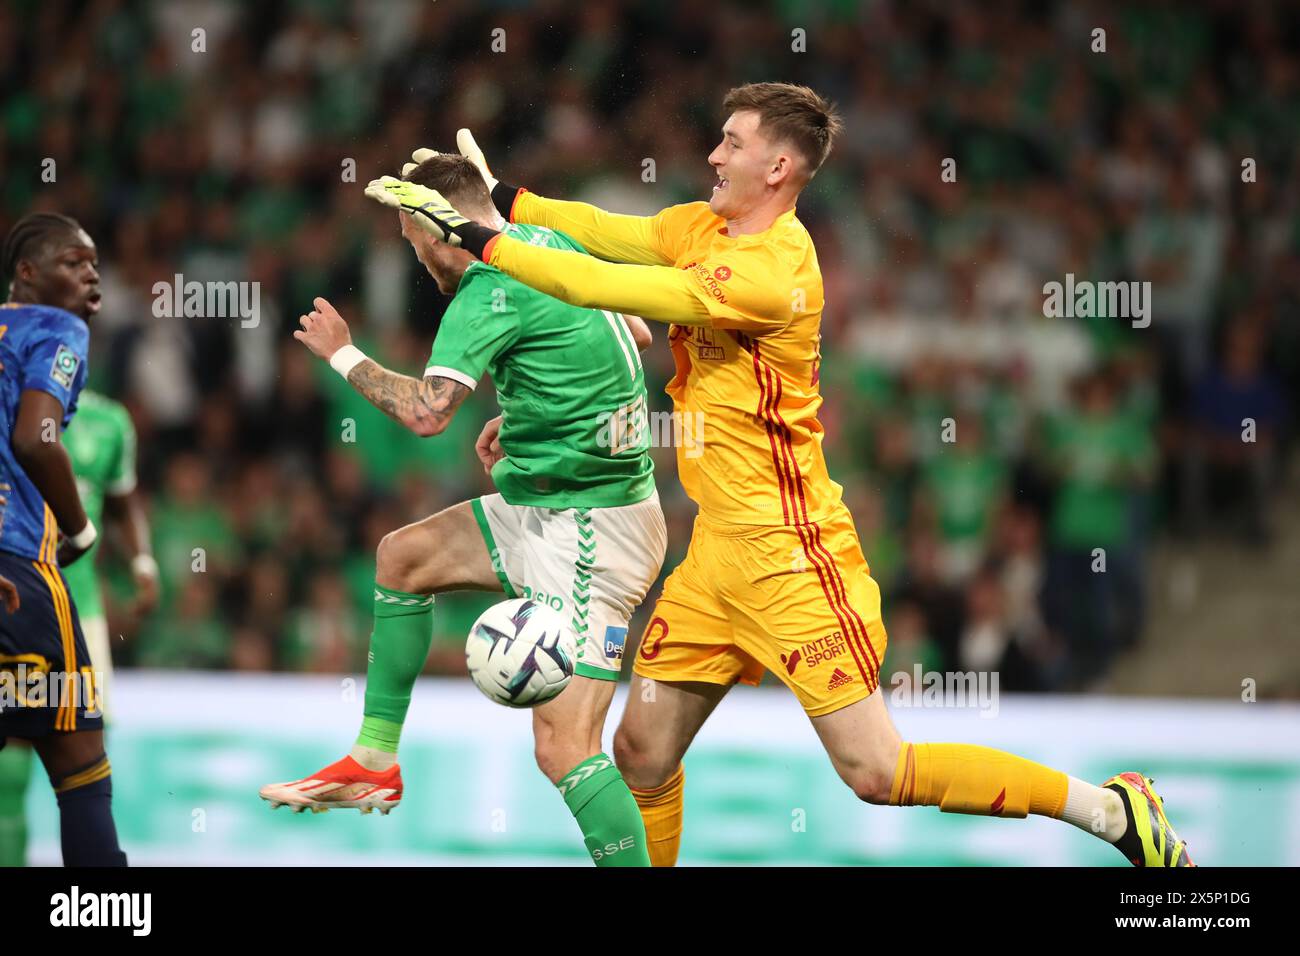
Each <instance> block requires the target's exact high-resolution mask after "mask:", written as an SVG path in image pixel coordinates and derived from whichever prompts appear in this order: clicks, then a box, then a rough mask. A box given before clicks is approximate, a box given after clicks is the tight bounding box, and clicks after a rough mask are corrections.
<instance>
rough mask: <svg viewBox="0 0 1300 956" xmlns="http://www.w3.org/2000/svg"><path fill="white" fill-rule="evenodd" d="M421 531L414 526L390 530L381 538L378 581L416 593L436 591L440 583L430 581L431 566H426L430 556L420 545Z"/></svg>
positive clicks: (384, 584) (376, 568)
mask: <svg viewBox="0 0 1300 956" xmlns="http://www.w3.org/2000/svg"><path fill="white" fill-rule="evenodd" d="M416 539H417V534H416V533H415V532H414V531H412V530H411V528H410V527H409V526H408V527H405V528H398V529H397V530H396V531H390V532H388V534H386V535H384V536H383V538H381V539H380V541H379V547H378V549H376V551H375V580H376V581H378V582H380V583H381V584H382V585H383V586H384V587H387V588H392V589H393V590H396V591H407V592H410V593H412V594H424V593H428V592H429V591H431V590H432V588H433V585H434V584H435V583H436V582H433V581H431V580H430V578H431V576H432V575H431V573H430V572H431V569H430V568H429V567H428V566H427V565H426V562H427V560H428V555H427V554H425V553H423V551H422V549H421V548H420V547H419V546H418V541H417V540H416Z"/></svg>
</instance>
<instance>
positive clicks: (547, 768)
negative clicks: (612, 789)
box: [533, 727, 594, 783]
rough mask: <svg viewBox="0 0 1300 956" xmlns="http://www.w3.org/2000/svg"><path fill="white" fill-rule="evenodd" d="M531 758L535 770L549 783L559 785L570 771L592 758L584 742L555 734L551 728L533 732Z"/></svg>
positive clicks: (569, 736) (571, 736) (573, 737)
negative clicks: (543, 775) (535, 765)
mask: <svg viewBox="0 0 1300 956" xmlns="http://www.w3.org/2000/svg"><path fill="white" fill-rule="evenodd" d="M534 737H535V739H534V742H533V756H534V757H535V758H536V760H537V769H538V770H540V771H541V772H542V773H543V774H545V776H546V779H547V780H549V781H551V783H559V782H560V781H561V780H563V779H564V777H565V775H566V774H568V772H569V771H570V770H572V769H573V768H574V767H576V766H577V765H578V764H580V763H582V762H583V761H584V760H586V759H587V758H588V757H591V756H594V755H593V754H591V753H588V751H589V750H590V749H591V748H590V747H589V746H588V745H587V743H586V742H585V741H580V740H579V739H577V737H576V736H575V735H569V734H563V733H557V732H555V731H554V729H553V728H549V727H545V728H543V727H538V728H536V730H535V732H534Z"/></svg>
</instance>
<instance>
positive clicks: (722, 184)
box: [713, 176, 727, 193]
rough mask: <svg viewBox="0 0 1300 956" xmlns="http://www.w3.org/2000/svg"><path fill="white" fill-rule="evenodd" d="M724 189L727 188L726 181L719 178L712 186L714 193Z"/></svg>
mask: <svg viewBox="0 0 1300 956" xmlns="http://www.w3.org/2000/svg"><path fill="white" fill-rule="evenodd" d="M726 188H727V180H726V179H724V178H723V177H721V176H719V177H718V181H717V182H716V183H714V184H713V191H714V192H715V193H716V192H718V191H719V190H722V189H726Z"/></svg>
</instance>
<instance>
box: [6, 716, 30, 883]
mask: <svg viewBox="0 0 1300 956" xmlns="http://www.w3.org/2000/svg"><path fill="white" fill-rule="evenodd" d="M31 778H32V748H31V747H24V746H20V745H19V744H16V743H14V742H13V741H10V742H9V745H8V746H6V747H5V748H4V749H3V750H0V866H26V865H27V784H28V782H29V781H30V780H31Z"/></svg>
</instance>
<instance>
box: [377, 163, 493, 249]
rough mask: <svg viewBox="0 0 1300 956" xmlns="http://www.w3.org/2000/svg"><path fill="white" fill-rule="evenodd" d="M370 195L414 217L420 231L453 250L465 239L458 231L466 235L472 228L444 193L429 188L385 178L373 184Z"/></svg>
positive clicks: (388, 177)
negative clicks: (466, 228) (465, 228)
mask: <svg viewBox="0 0 1300 956" xmlns="http://www.w3.org/2000/svg"><path fill="white" fill-rule="evenodd" d="M366 195H367V196H369V197H370V198H371V199H373V200H374V201H375V202H377V203H381V204H382V205H385V206H389V207H390V208H393V209H400V210H402V211H403V212H405V213H409V214H410V215H411V216H414V217H415V221H416V222H417V223H419V225H420V228H422V229H423V230H424V231H425V232H428V233H429V234H431V235H432V236H433V238H435V239H437V240H438V241H439V242H445V243H447V245H449V246H459V245H460V244H461V238H462V236H461V234H460V233H458V232H457V230H458V229H460V230H461V231H462V232H463V231H464V227H465V226H467V225H470V220H468V219H466V218H465V217H464V216H462V215H461V214H460V213H459V212H457V211H456V208H455V207H454V206H452V204H451V203H450V202H448V201H447V199H446V198H445V197H444V196H443V195H442V193H440V192H438V190H436V189H430V188H429V187H428V186H420V185H418V184H416V183H408V182H406V181H404V180H401V179H396V178H394V177H392V176H382V177H380V178H379V179H372V180H371V181H370V184H369V185H368V186H366Z"/></svg>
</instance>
